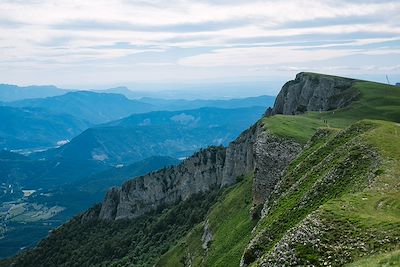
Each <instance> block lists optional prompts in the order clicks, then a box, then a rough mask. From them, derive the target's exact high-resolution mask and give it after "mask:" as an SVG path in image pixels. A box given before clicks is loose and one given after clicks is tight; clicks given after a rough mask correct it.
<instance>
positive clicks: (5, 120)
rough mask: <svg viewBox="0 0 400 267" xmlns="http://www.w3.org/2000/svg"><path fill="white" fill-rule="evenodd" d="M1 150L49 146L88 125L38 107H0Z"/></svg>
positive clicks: (75, 134) (72, 135) (69, 137)
mask: <svg viewBox="0 0 400 267" xmlns="http://www.w3.org/2000/svg"><path fill="white" fill-rule="evenodd" d="M0 121H1V124H0V149H9V150H10V149H27V148H43V147H44V148H49V147H55V146H57V142H59V141H65V140H70V139H72V138H73V137H75V136H77V135H78V134H80V133H81V132H82V131H84V130H86V129H87V128H88V127H89V126H90V124H89V123H87V122H86V121H83V120H81V119H78V118H76V117H73V116H71V115H68V114H55V113H53V112H49V111H47V110H44V109H41V108H13V107H5V106H3V107H2V106H0Z"/></svg>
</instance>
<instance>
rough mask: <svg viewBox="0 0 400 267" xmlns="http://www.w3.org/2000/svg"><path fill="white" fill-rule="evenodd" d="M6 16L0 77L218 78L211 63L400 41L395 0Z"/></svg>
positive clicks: (179, 1) (215, 1)
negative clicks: (134, 73) (143, 74)
mask: <svg viewBox="0 0 400 267" xmlns="http://www.w3.org/2000/svg"><path fill="white" fill-rule="evenodd" d="M0 18H1V19H0V47H1V48H2V49H0V68H3V69H4V68H7V73H3V74H1V73H0V80H1V79H5V78H6V77H18V72H19V71H20V70H21V69H25V70H26V71H28V70H29V69H31V71H32V73H31V75H30V76H35V74H34V73H35V71H37V70H48V71H49V72H50V71H52V72H51V73H49V74H48V75H47V76H49V75H52V76H53V77H60V79H63V75H62V74H61V72H60V73H58V72H57V70H61V69H65V68H68V69H69V71H72V70H71V69H74V71H78V72H80V71H82V69H87V68H88V67H91V68H92V69H98V68H99V66H104V68H106V67H107V66H118V67H119V68H121V70H124V73H129V70H130V68H132V65H136V66H143V67H146V68H149V74H148V75H147V76H148V79H153V73H154V72H155V71H157V69H160V68H164V67H169V66H177V64H181V65H182V66H184V67H186V68H190V67H193V68H196V69H193V72H192V75H194V76H196V71H197V72H201V71H203V73H202V74H200V73H199V74H198V77H200V76H201V77H207V74H206V72H207V70H205V69H204V68H206V67H207V68H210V67H211V68H214V70H213V71H210V73H209V77H211V76H212V77H214V76H213V75H214V74H215V73H218V72H216V71H215V68H226V67H229V66H237V67H238V68H240V67H242V68H245V69H249V68H252V67H253V68H256V67H258V66H260V65H265V64H269V65H271V64H277V65H287V66H290V65H292V63H301V62H305V61H309V60H311V59H312V60H327V59H332V58H337V57H346V56H350V55H354V54H364V55H385V54H398V52H399V51H398V49H399V46H400V45H399V44H397V45H396V43H395V42H399V39H398V36H400V27H399V25H398V21H400V2H398V1H358V0H353V1H345V0H337V1H332V0H320V1H305V0H286V1H271V0H263V1H257V0H255V1H251V0H247V1H245V0H230V1H228V0H205V1H204V0H202V1H199V0H171V1H161V0H96V1H95V0H91V1H89V0H88V1H80V0H69V1H67V0H60V1H53V0H42V1H36V0H26V1H17V0H13V1H11V0H3V1H1V2H0ZM349 18H350V19H349ZM345 19H346V21H347V22H346V23H343V21H344V20H345ZM296 24H298V25H296ZM388 41H390V42H392V43H390V45H386V46H385V45H383V42H388ZM302 42H304V44H303V45H302V44H301V43H302ZM340 42H342V43H340ZM118 43H126V44H129V45H127V46H126V47H118V45H116V44H118ZM380 43H382V45H380ZM372 45H374V47H373V48H371V46H372ZM352 47H353V48H352ZM188 51H189V52H188ZM140 54H143V55H145V56H143V57H141V58H140V57H134V55H140ZM150 55H151V56H150ZM158 56H159V57H160V59H159V60H157V57H158ZM149 57H151V58H152V60H151V61H148V60H147V58H149ZM151 67H152V68H154V71H150V68H151ZM272 69H276V68H272ZM163 70H164V69H163ZM377 71H379V69H378V70H377ZM211 72H213V73H214V74H213V75H211ZM221 73H225V72H224V71H223V70H221ZM10 74H11V75H10ZM6 75H7V76H6ZM57 75H58V76H57ZM171 75H172V74H171ZM232 75H234V76H235V75H237V73H232ZM28 76H29V75H28ZM77 76H78V75H77ZM98 76H99V75H98ZM175 76H176V78H177V79H178V78H179V77H180V76H181V73H180V72H176V74H175ZM36 77H37V79H43V77H46V75H42V76H40V75H36ZM130 77H131V76H126V80H129V79H130ZM118 78H119V79H120V78H121V76H118ZM194 78H196V77H194ZM21 81H22V82H23V78H22V77H21V78H20V79H18V80H15V82H21ZM11 82H12V81H11ZM38 82H40V81H38ZM44 82H45V81H44ZM61 82H62V81H61ZM82 82H85V81H82Z"/></svg>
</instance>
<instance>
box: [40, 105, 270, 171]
mask: <svg viewBox="0 0 400 267" xmlns="http://www.w3.org/2000/svg"><path fill="white" fill-rule="evenodd" d="M264 111H265V108H264V107H250V108H238V109H219V108H201V109H194V110H184V111H156V112H150V113H145V114H134V115H131V116H129V117H126V118H123V119H121V120H117V121H113V122H109V123H107V124H103V125H99V126H97V127H93V128H90V129H88V130H86V131H84V132H83V133H82V134H80V135H79V136H77V137H76V138H74V139H72V140H71V142H70V143H68V144H66V145H64V146H62V147H60V148H58V149H54V150H51V151H48V152H45V153H41V154H39V155H38V157H46V158H49V157H50V158H54V157H61V158H64V159H80V160H97V161H99V162H104V163H107V164H126V163H132V162H135V161H139V160H143V159H145V158H148V157H151V156H157V155H161V156H170V157H174V158H181V157H187V156H190V155H191V154H193V153H194V152H195V151H197V150H199V149H200V148H202V147H207V146H210V145H227V144H228V143H229V142H230V141H232V140H234V139H235V137H236V136H237V135H238V134H240V132H242V131H243V130H245V129H246V128H248V127H249V126H250V125H251V124H253V123H254V122H256V121H257V120H258V119H259V118H260V117H261V116H262V114H263V112H264Z"/></svg>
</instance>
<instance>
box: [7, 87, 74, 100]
mask: <svg viewBox="0 0 400 267" xmlns="http://www.w3.org/2000/svg"><path fill="white" fill-rule="evenodd" d="M67 92H68V90H64V89H60V88H58V87H55V86H52V85H33V86H17V85H11V84H0V101H2V102H10V101H17V100H22V99H28V98H43V97H49V96H57V95H63V94H65V93H67Z"/></svg>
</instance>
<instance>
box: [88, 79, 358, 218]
mask: <svg viewBox="0 0 400 267" xmlns="http://www.w3.org/2000/svg"><path fill="white" fill-rule="evenodd" d="M353 82H354V81H353V80H351V79H345V78H338V77H334V76H326V75H318V74H312V73H299V74H298V75H297V76H296V79H295V80H293V81H290V82H288V83H286V84H285V85H284V86H283V88H282V90H281V92H280V93H279V95H278V97H277V99H276V101H275V105H274V107H273V108H272V109H268V110H267V111H266V114H265V115H266V116H271V115H274V114H298V113H302V112H305V111H319V110H321V111H323V110H324V111H325V110H330V109H336V108H340V107H344V106H346V105H348V104H349V103H350V102H351V101H352V100H354V99H355V98H356V97H357V96H358V95H359V92H358V91H357V90H356V89H354V88H353V87H352V85H353ZM301 150H302V146H301V145H300V144H298V143H296V142H294V141H291V140H288V139H284V138H280V137H277V136H275V135H272V134H271V133H269V132H268V129H264V126H263V125H262V121H259V122H258V123H256V124H255V125H253V126H252V127H250V128H249V129H247V130H246V131H244V132H243V133H242V134H241V135H240V136H239V137H238V138H237V139H236V140H235V141H233V142H232V143H231V144H230V145H229V146H228V147H227V148H224V147H210V148H208V149H204V150H201V151H200V152H198V153H196V154H194V155H193V156H192V157H190V158H188V159H186V160H184V161H183V162H182V163H181V164H179V165H178V166H174V167H170V168H164V169H162V170H160V171H157V172H153V173H149V174H147V175H144V176H141V177H138V178H135V179H132V180H130V181H127V182H126V183H124V184H123V185H122V187H121V188H113V189H110V190H109V191H108V193H107V195H106V197H105V199H104V201H103V203H102V205H101V209H100V213H99V215H98V218H99V219H103V220H114V219H129V218H135V217H138V216H141V215H143V214H145V213H147V212H149V211H151V210H154V209H156V208H157V207H159V206H160V205H166V204H167V205H168V204H173V203H175V202H177V201H180V200H186V199H188V198H189V197H190V196H192V195H193V194H196V193H199V192H206V191H208V190H210V189H212V188H216V187H217V188H218V187H223V186H227V185H231V184H233V183H235V181H236V178H237V177H238V176H241V175H246V174H250V173H254V174H255V176H254V179H253V204H254V207H262V204H263V203H264V202H265V200H266V199H267V198H268V196H269V195H270V193H271V192H272V190H273V189H274V187H275V185H276V184H277V182H278V180H279V178H280V177H281V175H282V173H283V171H284V170H285V169H286V167H287V166H288V165H289V163H290V162H291V161H292V160H293V159H294V158H295V157H296V156H297V155H298V154H299V153H300V152H301ZM254 214H258V211H257V212H254V211H253V215H254ZM89 217H90V218H94V219H96V218H95V217H96V216H94V215H93V216H88V218H89Z"/></svg>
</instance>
